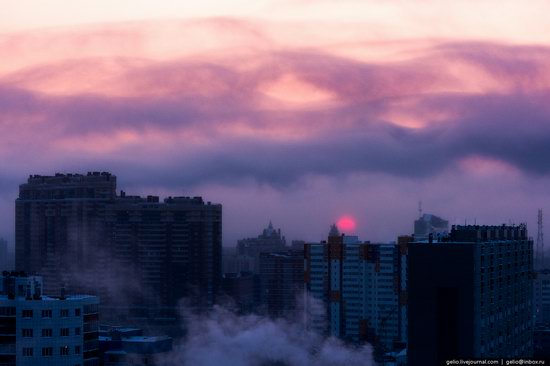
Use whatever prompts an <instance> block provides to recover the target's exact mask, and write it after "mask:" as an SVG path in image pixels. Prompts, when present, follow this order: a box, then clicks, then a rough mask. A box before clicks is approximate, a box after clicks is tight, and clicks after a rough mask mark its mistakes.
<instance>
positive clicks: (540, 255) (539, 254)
mask: <svg viewBox="0 0 550 366" xmlns="http://www.w3.org/2000/svg"><path fill="white" fill-rule="evenodd" d="M537 224H538V230H537V246H536V252H535V253H536V254H535V266H536V269H543V268H544V233H543V232H542V209H539V213H538V220H537Z"/></svg>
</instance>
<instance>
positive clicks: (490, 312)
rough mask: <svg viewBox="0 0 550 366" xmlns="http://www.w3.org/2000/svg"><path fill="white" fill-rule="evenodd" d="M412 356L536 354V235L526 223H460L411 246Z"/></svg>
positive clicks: (422, 360) (428, 360) (423, 359)
mask: <svg viewBox="0 0 550 366" xmlns="http://www.w3.org/2000/svg"><path fill="white" fill-rule="evenodd" d="M408 253H409V254H408V259H409V263H408V304H409V308H408V320H409V325H408V328H409V336H408V352H407V354H408V362H409V365H411V366H416V365H426V366H429V365H440V364H441V363H442V362H444V361H445V360H450V359H456V358H481V357H483V358H522V357H531V356H532V354H533V319H532V316H533V292H532V291H533V286H532V271H533V241H532V240H531V239H529V238H528V236H527V229H526V226H525V225H519V226H505V225H503V226H453V228H452V230H451V233H450V235H449V236H448V237H445V238H442V240H441V241H439V242H436V241H429V242H422V243H418V242H415V243H411V244H410V245H409V248H408Z"/></svg>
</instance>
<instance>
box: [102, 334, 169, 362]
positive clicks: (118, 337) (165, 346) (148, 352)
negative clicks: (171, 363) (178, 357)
mask: <svg viewBox="0 0 550 366" xmlns="http://www.w3.org/2000/svg"><path fill="white" fill-rule="evenodd" d="M172 343H173V340H172V338H171V337H168V336H146V335H144V334H143V330H141V329H136V328H125V327H112V326H101V327H100V331H99V348H100V353H101V363H100V365H101V366H128V365H132V366H162V365H165V364H166V363H165V362H163V361H162V359H163V357H164V356H166V355H168V353H169V352H170V351H172Z"/></svg>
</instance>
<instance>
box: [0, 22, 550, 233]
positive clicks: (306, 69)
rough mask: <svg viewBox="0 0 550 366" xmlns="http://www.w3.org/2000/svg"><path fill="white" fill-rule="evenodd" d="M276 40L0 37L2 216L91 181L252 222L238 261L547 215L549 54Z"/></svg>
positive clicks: (473, 45)
mask: <svg viewBox="0 0 550 366" xmlns="http://www.w3.org/2000/svg"><path fill="white" fill-rule="evenodd" d="M270 27H271V28H270ZM270 27H266V26H262V25H260V24H259V23H258V22H251V21H240V20H235V19H228V18H218V19H210V20H201V21H188V22H166V23H127V24H115V25H103V26H101V27H95V26H94V27H87V28H83V29H68V30H63V29H62V30H51V31H47V32H44V33H19V34H11V35H10V34H5V35H3V36H0V53H1V54H3V55H7V56H6V62H4V63H3V65H2V66H1V67H0V110H1V111H2V113H1V114H0V126H1V127H0V128H1V131H2V133H1V134H0V159H1V161H2V165H3V166H2V168H3V169H2V172H1V173H0V188H1V189H2V192H3V194H2V197H3V200H4V202H6V203H5V206H4V210H3V212H5V213H6V214H11V207H10V206H8V205H9V204H10V202H11V200H12V199H13V198H14V194H15V190H16V185H17V184H18V183H20V182H22V180H23V179H25V177H26V175H27V174H30V173H44V174H51V173H54V172H55V171H86V170H111V171H112V172H113V173H115V174H117V175H118V176H119V177H120V180H121V183H122V184H123V185H124V186H123V187H122V188H128V190H132V189H134V190H136V191H137V193H150V192H153V193H160V194H191V193H192V194H202V195H205V196H207V199H212V200H217V201H221V202H222V203H226V205H225V207H226V213H227V214H231V215H237V216H238V217H244V218H247V217H248V215H250V216H251V217H252V216H253V217H252V219H251V221H250V225H246V227H244V226H243V223H242V222H239V221H238V220H235V219H232V218H228V220H227V221H226V222H227V223H228V225H227V226H226V227H227V228H228V231H227V232H226V236H227V238H228V240H226V242H228V243H227V244H232V243H230V242H231V241H232V240H233V239H235V238H236V237H238V236H239V235H241V234H243V235H244V234H247V235H248V234H249V233H254V232H255V231H256V230H257V229H256V227H255V226H256V225H258V226H259V225H261V224H262V223H263V221H267V219H268V218H269V217H270V216H271V217H275V218H279V219H280V221H281V226H283V228H284V227H285V226H287V227H289V231H290V233H291V234H293V235H294V236H301V237H304V238H308V239H320V236H322V235H324V234H325V233H324V230H325V229H324V228H326V227H327V225H328V224H329V223H330V222H331V221H332V220H335V219H336V217H338V216H339V215H341V214H352V215H354V216H356V217H357V218H358V226H359V228H358V231H359V233H360V234H362V235H365V236H367V237H369V238H372V239H374V240H377V239H380V240H382V239H383V240H387V239H390V238H392V237H393V236H394V235H396V234H398V233H407V232H409V231H410V226H411V225H410V224H411V221H412V219H414V211H415V210H414V208H415V207H416V201H417V200H419V199H422V200H424V201H425V202H426V203H427V204H428V207H429V208H431V209H432V210H439V211H442V213H443V214H444V215H445V214H446V215H447V216H448V218H449V219H451V221H452V222H453V220H456V221H458V222H462V221H463V220H464V218H466V219H468V218H470V219H473V218H478V219H480V220H486V221H491V222H494V221H497V223H498V221H502V220H512V221H528V222H530V220H534V216H535V213H534V211H533V215H532V216H533V218H531V217H525V216H526V215H529V214H530V210H531V209H533V210H534V208H535V207H536V206H543V205H544V204H546V203H547V202H548V199H549V198H550V197H549V195H548V193H546V192H545V190H544V189H542V187H543V186H544V185H545V184H547V183H548V181H549V179H548V176H549V173H550V165H549V164H548V158H549V157H550V123H549V122H550V104H548V100H549V97H550V88H549V86H550V62H548V60H549V59H550V47H545V46H538V45H521V44H505V43H496V42H492V43H489V42H472V41H457V40H452V41H451V40H445V39H438V40H426V39H422V40H420V39H419V40H407V41H406V42H405V41H399V40H381V41H378V42H374V41H372V40H367V41H361V40H360V39H358V40H354V41H353V42H350V43H349V44H346V43H338V44H330V45H327V44H325V45H321V44H318V45H316V46H314V47H305V46H303V45H301V46H298V45H294V46H293V45H292V42H288V43H281V36H280V34H287V33H285V32H283V31H284V29H283V30H281V31H280V32H279V33H277V32H274V31H273V29H274V28H273V27H275V26H274V25H271V26H270ZM281 32H282V33H281ZM533 194H537V195H539V197H538V198H537V199H535V198H533V197H532V196H533ZM358 197H360V198H358ZM382 197H385V199H383V198H382ZM461 197H462V198H461ZM464 197H466V199H464ZM487 199H489V200H490V202H487V201H486V200H487ZM243 200H244V201H250V202H249V203H248V205H250V206H253V207H246V205H245V204H243V203H242V202H243ZM482 200H485V201H482ZM465 202H467V203H465ZM426 203H425V205H426ZM316 204H318V205H320V207H316V208H312V209H311V212H310V210H309V209H308V208H304V206H307V205H310V206H315V205H316ZM520 204H523V206H522V207H523V208H518V205H520ZM502 205H504V206H506V208H503V207H502ZM404 207H407V208H406V209H404ZM250 212H255V214H254V215H252V214H250ZM258 214H259V215H258ZM304 214H305V217H307V219H304ZM451 215H452V216H451ZM388 216H389V217H392V219H395V222H394V223H393V224H388V220H387V219H388ZM449 216H450V217H449ZM377 217H378V218H377ZM298 218H300V219H299V220H298ZM8 230H9V220H8V223H7V224H6V226H5V228H4V229H3V231H6V232H7V231H8ZM308 236H309V237H308Z"/></svg>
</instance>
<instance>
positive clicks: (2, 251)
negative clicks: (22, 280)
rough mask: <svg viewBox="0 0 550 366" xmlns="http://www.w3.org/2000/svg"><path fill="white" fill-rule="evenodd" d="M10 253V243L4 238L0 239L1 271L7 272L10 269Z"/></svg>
mask: <svg viewBox="0 0 550 366" xmlns="http://www.w3.org/2000/svg"><path fill="white" fill-rule="evenodd" d="M9 256H10V253H9V250H8V241H7V240H6V239H4V238H0V271H7V270H8V269H13V268H10V262H11V260H10V258H9Z"/></svg>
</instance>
